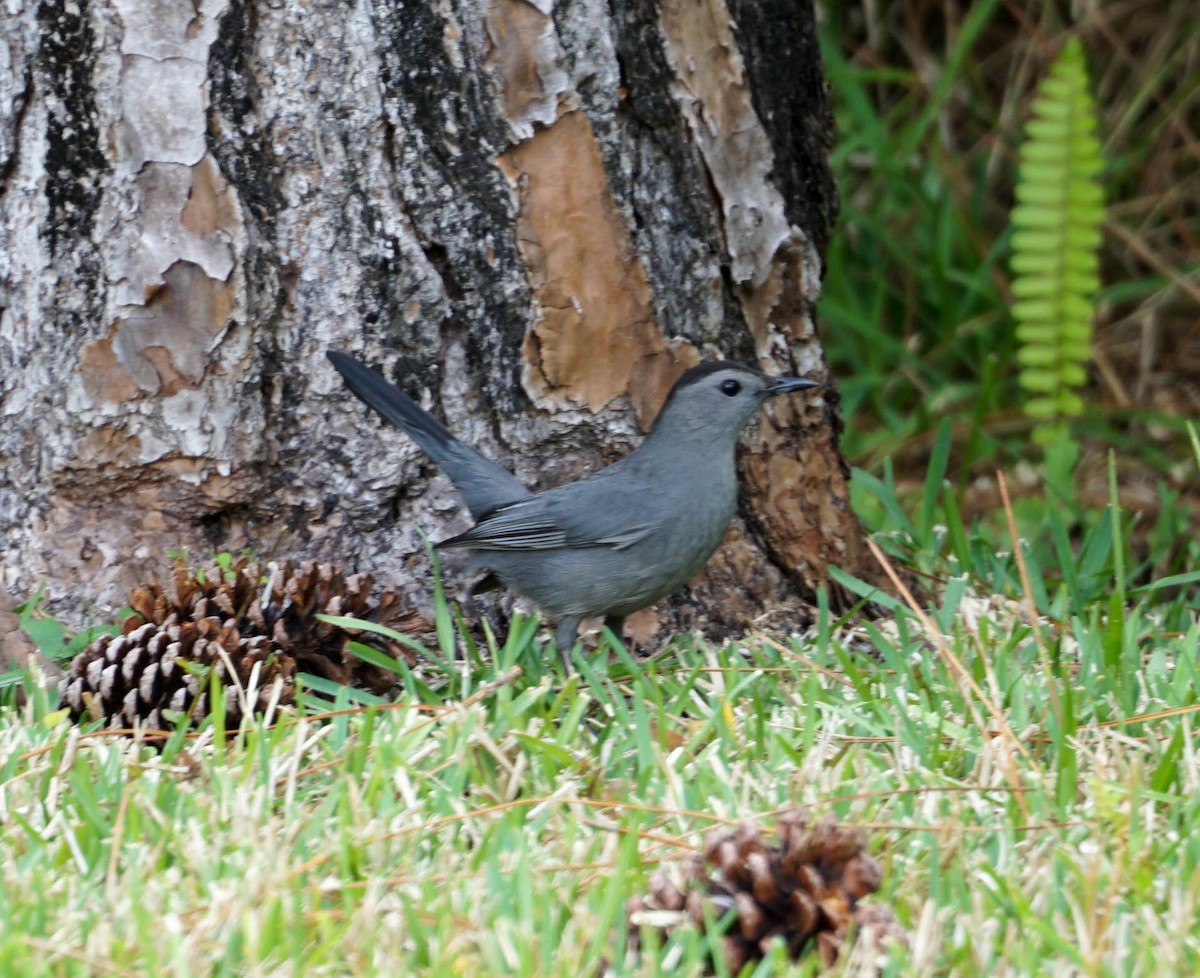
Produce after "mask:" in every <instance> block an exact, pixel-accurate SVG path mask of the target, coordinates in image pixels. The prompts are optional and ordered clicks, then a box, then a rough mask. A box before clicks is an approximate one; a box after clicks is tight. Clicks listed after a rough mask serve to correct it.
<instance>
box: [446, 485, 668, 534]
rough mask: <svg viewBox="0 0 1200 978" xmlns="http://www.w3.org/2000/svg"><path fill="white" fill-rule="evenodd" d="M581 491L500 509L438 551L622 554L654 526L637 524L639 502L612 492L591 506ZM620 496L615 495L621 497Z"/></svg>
mask: <svg viewBox="0 0 1200 978" xmlns="http://www.w3.org/2000/svg"><path fill="white" fill-rule="evenodd" d="M580 485H581V484H580V483H576V484H575V485H572V486H563V487H562V488H560V489H555V490H551V491H550V492H546V493H542V494H540V495H536V496H533V497H531V498H529V499H520V500H517V501H516V502H514V503H509V504H507V505H505V506H501V507H499V508H498V509H496V510H494V511H493V512H491V513H489V514H488V515H486V516H485V517H484V518H483V519H481V520H480V521H479V522H478V523H476V524H475V525H474V526H473V527H471V529H469V530H467V531H466V532H465V533H460V534H459V535H458V536H456V537H452V538H451V539H449V540H443V541H442V542H441V543H440V544H438V546H439V547H447V548H452V547H470V548H472V549H474V550H551V549H555V548H559V547H612V548H613V549H614V550H623V549H625V548H626V547H629V546H632V545H633V544H635V543H637V542H638V541H639V540H641V539H643V538H644V537H645V536H646V535H647V534H648V533H650V531H651V529H652V522H651V521H649V520H645V519H639V518H638V516H639V514H638V509H637V506H636V503H637V499H620V498H615V497H614V495H613V494H612V488H613V487H611V486H610V487H608V490H609V492H608V493H607V494H606V495H605V497H604V499H603V500H602V502H601V504H600V505H594V504H593V505H589V502H592V503H594V501H593V500H589V499H588V495H589V494H585V493H580V492H578V491H577V490H576V486H580ZM564 490H568V491H565V492H564ZM622 495H624V494H623V493H621V491H620V490H616V496H617V497H619V496H622ZM627 504H632V505H627Z"/></svg>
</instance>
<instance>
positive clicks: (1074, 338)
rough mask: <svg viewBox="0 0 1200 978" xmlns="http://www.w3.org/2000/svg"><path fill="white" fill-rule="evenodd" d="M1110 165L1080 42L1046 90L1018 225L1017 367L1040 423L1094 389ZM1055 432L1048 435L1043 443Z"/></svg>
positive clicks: (1069, 411) (1073, 409)
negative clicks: (1088, 383)
mask: <svg viewBox="0 0 1200 978" xmlns="http://www.w3.org/2000/svg"><path fill="white" fill-rule="evenodd" d="M1102 165H1103V158H1102V156H1101V151H1100V142H1099V140H1097V138H1096V112H1095V107H1094V106H1093V104H1092V98H1091V95H1090V94H1089V93H1088V75H1087V65H1086V64H1085V62H1084V57H1083V47H1082V45H1080V43H1079V41H1078V39H1077V38H1072V39H1071V40H1070V41H1068V42H1067V45H1066V47H1064V48H1063V50H1062V52H1061V53H1060V54H1059V56H1058V58H1057V59H1056V60H1055V62H1054V64H1053V65H1052V66H1051V68H1050V73H1049V74H1048V75H1047V76H1046V78H1045V79H1043V81H1042V83H1041V85H1040V86H1039V87H1038V94H1037V97H1036V99H1035V100H1034V103H1033V118H1032V119H1030V121H1029V123H1028V124H1027V125H1026V127H1025V141H1024V142H1023V143H1022V145H1021V153H1020V170H1019V172H1018V176H1017V189H1016V196H1017V205H1016V206H1015V207H1014V208H1013V211H1012V215H1011V221H1012V226H1013V235H1012V261H1011V265H1010V267H1011V269H1012V273H1013V283H1012V293H1013V297H1014V299H1015V300H1016V301H1015V302H1014V303H1013V316H1014V318H1015V319H1016V321H1017V339H1018V340H1019V341H1020V347H1019V349H1018V351H1017V359H1018V361H1019V362H1020V364H1021V386H1022V387H1023V388H1024V389H1025V391H1026V392H1027V393H1028V394H1029V397H1028V398H1027V400H1026V402H1025V413H1026V414H1028V415H1029V416H1030V417H1033V418H1037V419H1039V420H1045V421H1055V420H1061V419H1062V418H1066V417H1071V416H1074V415H1078V414H1080V413H1081V412H1082V411H1083V401H1082V399H1081V398H1080V397H1079V395H1078V394H1077V393H1076V388H1078V387H1080V386H1082V385H1083V383H1084V381H1085V380H1086V379H1087V370H1086V366H1087V361H1088V359H1089V358H1090V356H1091V345H1092V317H1093V313H1094V307H1093V297H1094V296H1095V294H1096V291H1097V290H1098V289H1099V287H1100V275H1099V255H1098V252H1099V248H1100V225H1101V222H1102V221H1103V220H1104V194H1103V191H1102V190H1101V187H1100V183H1099V181H1098V179H1097V177H1098V175H1099V173H1100V169H1101V167H1102ZM1052 431H1053V426H1052V425H1051V426H1048V427H1046V428H1043V429H1040V430H1039V432H1038V434H1039V440H1042V439H1044V438H1045V437H1046V436H1047V435H1051V436H1052V434H1051V433H1052Z"/></svg>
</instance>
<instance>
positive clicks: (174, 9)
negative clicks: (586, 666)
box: [0, 0, 865, 635]
mask: <svg viewBox="0 0 1200 978" xmlns="http://www.w3.org/2000/svg"><path fill="white" fill-rule="evenodd" d="M6 10H7V11H8V13H7V14H6V15H5V16H6V21H5V29H4V40H3V41H2V42H0V193H2V197H0V281H2V282H3V287H2V288H3V291H2V302H3V308H2V310H0V314H2V318H0V341H2V342H0V476H2V478H0V525H2V527H3V541H4V542H3V551H2V559H3V565H2V567H0V571H2V573H3V584H4V587H5V588H6V589H7V590H8V591H9V592H10V593H12V594H20V595H23V594H28V593H29V592H31V591H33V590H34V589H35V588H36V587H37V586H38V584H39V582H42V581H45V582H46V583H47V589H48V593H49V594H50V596H51V598H52V600H53V602H54V605H55V607H56V608H57V609H58V610H59V611H60V612H61V613H64V614H67V615H70V616H75V617H81V616H82V612H83V609H84V607H85V606H86V605H87V604H89V603H93V602H95V603H98V604H99V605H100V606H101V607H102V608H105V607H111V606H119V605H121V604H122V603H123V602H124V598H125V592H126V589H127V588H128V587H129V586H130V585H132V584H134V583H137V582H139V581H141V580H144V579H147V578H153V577H157V576H160V575H161V571H162V567H163V564H164V562H165V559H166V554H167V553H168V551H171V550H177V549H182V548H188V549H190V550H191V552H192V553H193V554H195V555H197V556H203V555H205V554H207V553H208V552H210V551H212V550H214V549H217V550H221V549H231V550H236V549H240V548H242V547H243V546H250V547H253V548H254V549H255V550H256V551H257V552H258V553H259V554H260V555H262V556H265V557H270V556H280V557H282V556H299V557H305V556H314V557H321V558H325V559H336V560H339V561H342V562H344V563H347V564H350V565H352V566H356V567H359V568H361V569H370V570H372V571H373V572H374V573H375V574H376V576H377V578H378V579H384V580H391V581H394V582H397V583H399V584H402V585H407V586H410V587H411V588H413V589H414V590H415V591H417V592H418V593H420V592H422V591H423V590H425V589H427V588H428V585H429V580H430V569H429V562H428V560H427V558H426V556H425V554H424V550H423V543H422V540H421V537H420V533H421V532H422V531H424V532H428V533H429V535H430V536H431V537H433V538H434V539H438V538H440V537H442V536H445V535H448V534H450V533H452V532H455V531H458V530H461V529H463V528H464V527H465V526H466V525H467V519H466V517H465V515H464V514H463V512H462V511H461V509H460V508H459V507H458V506H457V504H456V500H455V497H454V496H453V493H452V491H451V487H450V485H449V483H448V482H447V481H446V480H445V478H444V477H442V476H440V475H439V474H437V473H436V471H435V470H434V469H433V467H432V466H431V465H430V463H429V462H428V460H427V459H425V458H424V457H423V456H422V455H421V453H420V452H419V451H418V450H417V449H416V448H415V446H414V445H412V444H411V443H410V442H408V440H407V439H406V438H405V437H404V436H403V435H401V434H400V433H399V432H397V431H395V430H393V429H389V428H387V427H386V426H384V425H383V424H382V423H381V422H380V421H379V419H377V418H376V417H374V416H369V415H367V414H365V413H364V411H363V409H362V408H361V407H360V405H359V404H358V403H357V402H356V401H354V400H352V399H351V398H350V397H349V396H348V395H347V393H346V391H345V390H344V389H343V387H342V385H341V383H340V381H339V380H338V378H337V376H336V375H335V373H334V372H333V370H332V369H330V368H329V366H328V365H327V363H326V362H325V359H324V357H323V355H322V354H323V351H324V350H325V349H326V348H327V347H335V348H338V349H344V350H349V351H352V352H357V353H358V354H360V355H362V356H364V357H365V358H366V359H368V360H371V361H373V362H375V363H378V364H380V365H382V366H383V367H384V368H385V369H386V370H387V372H388V373H389V374H390V375H391V376H393V377H394V378H395V379H396V380H397V381H398V383H400V384H401V385H402V386H403V387H404V388H406V389H407V390H408V391H409V392H410V393H412V394H413V395H414V396H416V397H417V398H418V399H419V400H420V401H421V402H422V403H424V404H425V405H427V406H429V407H430V408H431V409H432V410H433V411H435V412H436V413H438V414H439V415H441V416H443V417H444V418H445V420H446V422H447V424H448V425H449V426H450V427H451V428H452V429H453V430H454V431H455V432H457V433H458V434H459V435H460V436H461V437H463V438H464V439H465V440H467V441H468V442H470V443H472V444H474V445H476V446H478V447H480V448H481V449H483V450H484V451H485V452H487V453H489V454H491V455H493V457H497V458H499V459H501V460H502V461H504V462H505V463H506V464H510V465H511V466H512V468H513V469H514V471H515V472H516V473H517V474H518V475H519V476H520V477H521V478H522V479H524V480H525V481H527V482H529V483H530V484H533V485H536V486H540V487H546V486H550V485H554V484H557V483H559V482H562V481H564V480H568V479H574V478H577V477H579V476H580V475H582V474H583V473H585V472H586V471H589V470H592V469H595V468H597V467H599V466H601V465H603V464H605V463H607V462H611V461H613V460H614V459H616V458H618V457H620V456H621V455H623V454H624V453H626V452H627V451H628V450H629V449H630V447H631V446H632V445H633V444H634V443H635V441H636V438H637V435H638V432H639V431H640V430H644V429H645V428H646V427H647V426H648V424H649V423H650V422H651V421H652V419H653V417H654V415H655V412H656V411H657V409H658V407H659V405H660V404H661V403H662V400H663V398H664V397H665V395H666V392H667V390H668V388H669V387H670V384H671V382H672V380H673V379H674V378H675V377H676V376H677V375H678V374H679V373H680V372H682V370H683V369H685V368H686V367H687V366H689V365H691V364H693V363H695V362H697V361H698V360H700V359H704V358H709V357H712V356H716V355H722V356H728V357H732V358H736V359H741V360H745V361H751V362H758V363H759V364H761V365H764V366H766V367H767V368H768V369H770V370H772V371H776V372H783V371H786V372H794V373H801V374H804V375H807V376H814V377H817V378H822V379H823V378H825V375H826V371H825V365H824V360H823V357H822V353H821V349H820V346H819V344H818V341H817V338H816V335H815V331H814V326H813V307H814V303H815V302H816V300H817V297H818V292H819V287H820V277H821V267H822V253H823V250H824V245H825V241H826V238H827V235H828V233H829V226H830V223H831V220H832V217H833V214H834V211H835V208H836V203H835V194H834V188H833V184H832V181H831V178H830V174H829V172H828V170H827V168H826V165H825V158H824V154H825V150H826V147H827V143H828V140H829V137H830V127H831V121H830V117H829V109H828V104H827V99H826V93H825V89H824V83H823V80H822V76H821V66H820V60H819V57H818V52H817V44H816V39H815V35H814V23H813V12H812V9H811V5H810V4H809V3H804V2H797V0H660V2H652V0H611V2H601V0H573V2H560V3H553V2H552V0H488V2H480V0H437V2H435V0H415V2H413V0H410V2H404V0H392V2H390V3H389V2H385V0H362V2H359V3H355V4H345V3H329V2H321V0H314V2H301V0H272V2H270V3H266V2H261V0H252V2H244V0H156V2H154V3H146V2H145V0H108V2H102V0H69V2H68V0H41V2H40V3H37V4H35V3H32V2H31V0H11V2H10V3H9V4H8V6H7V8H6ZM839 424H840V421H839V417H838V413H837V397H836V392H835V391H834V390H833V389H832V388H830V389H829V390H828V391H827V392H826V393H825V396H824V397H823V398H822V397H810V398H806V399H804V400H798V399H792V400H789V401H786V402H784V403H778V402H777V403H776V404H775V405H774V406H773V408H772V409H771V411H770V412H769V414H768V415H767V416H766V417H765V418H764V420H763V421H762V422H761V424H760V426H759V428H758V430H757V431H756V432H755V433H753V434H752V435H750V436H749V437H748V438H747V442H748V446H747V448H746V449H745V450H744V452H743V454H742V462H741V467H742V474H743V484H744V494H743V499H742V503H741V508H740V515H739V518H738V520H736V521H735V525H734V527H733V528H732V529H731V532H730V534H729V537H728V539H727V541H726V544H725V545H724V547H723V548H722V549H721V551H720V552H719V553H718V555H717V556H716V557H715V558H714V559H713V561H712V563H711V564H710V566H709V567H708V569H707V570H706V571H705V572H704V574H703V575H702V576H701V577H700V578H698V579H697V580H696V581H695V582H693V584H692V586H691V587H689V588H688V589H686V590H685V591H684V592H683V593H681V594H679V595H677V596H675V597H674V598H672V599H670V600H668V601H665V602H662V603H661V604H660V605H659V606H658V607H657V608H656V609H655V610H654V611H653V612H651V613H650V614H649V615H647V616H645V618H644V619H643V621H642V622H641V631H642V633H643V634H645V635H649V634H650V633H652V632H653V631H654V630H655V629H656V628H657V627H659V626H664V625H670V626H676V627H677V626H680V625H688V624H696V625H701V626H706V627H708V628H710V629H711V630H712V631H713V632H714V633H716V634H723V633H726V632H728V631H730V630H734V629H740V628H745V627H746V626H747V625H748V623H749V622H750V621H751V620H752V619H753V618H754V617H755V616H757V615H759V614H761V613H762V612H763V611H764V610H769V609H773V608H781V607H782V608H787V609H792V612H791V613H793V614H794V615H795V619H794V620H796V621H799V620H801V619H802V618H803V614H802V612H801V611H800V610H798V609H799V608H800V607H801V605H800V604H799V603H798V599H808V598H811V597H812V595H813V592H814V589H815V588H816V587H817V586H818V585H819V584H820V583H821V582H822V581H824V580H825V579H826V566H827V564H828V563H831V562H832V563H835V564H839V565H842V566H844V567H846V568H847V569H849V570H851V571H853V572H858V573H865V568H864V567H863V565H862V550H861V533H860V530H859V527H858V525H857V523H856V521H855V519H854V517H853V515H852V514H851V512H850V510H849V507H848V505H847V487H846V477H847V471H846V465H845V462H844V461H843V459H842V458H841V455H840V453H839V450H838V430H839Z"/></svg>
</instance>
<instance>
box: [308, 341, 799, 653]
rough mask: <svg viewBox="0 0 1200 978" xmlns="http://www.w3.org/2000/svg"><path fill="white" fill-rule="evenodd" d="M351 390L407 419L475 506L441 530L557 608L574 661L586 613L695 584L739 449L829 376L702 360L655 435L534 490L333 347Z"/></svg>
mask: <svg viewBox="0 0 1200 978" xmlns="http://www.w3.org/2000/svg"><path fill="white" fill-rule="evenodd" d="M326 355H327V356H328V358H329V360H330V362H331V363H332V364H333V366H334V367H335V368H336V369H337V371H338V373H339V374H341V376H342V379H343V381H344V382H345V384H346V386H347V387H348V388H349V389H350V391H351V392H352V393H353V394H355V396H357V397H358V398H359V399H360V400H362V401H363V402H364V403H365V404H366V405H367V406H368V407H370V408H371V409H373V410H374V411H376V412H378V413H379V414H380V415H382V416H383V417H384V418H385V419H387V420H388V421H390V422H391V423H392V424H394V425H396V426H397V427H399V428H401V429H402V430H403V431H404V432H405V433H407V434H408V436H409V437H410V438H412V440H413V441H415V442H416V443H417V445H418V446H420V448H421V449H422V450H423V451H424V452H425V454H426V455H428V456H429V457H430V458H431V459H432V460H433V461H434V462H435V463H436V464H437V465H438V466H439V467H440V468H441V469H442V471H443V472H445V473H446V475H447V476H449V478H450V481H451V482H453V483H454V485H455V488H456V489H457V490H458V492H459V494H460V495H461V496H462V499H463V502H464V503H465V504H466V507H467V509H468V510H469V511H470V513H471V516H472V517H473V518H474V520H475V525H474V526H472V527H471V528H470V529H469V530H467V531H465V532H463V533H460V534H458V535H457V536H453V537H451V538H449V539H447V540H443V541H441V542H440V543H438V544H437V545H436V546H437V548H438V549H441V550H466V551H468V552H469V554H470V560H469V564H468V566H469V570H470V571H471V572H475V573H478V572H483V571H486V572H487V573H486V576H484V577H483V578H482V580H481V581H480V582H479V584H477V585H476V587H475V590H476V591H480V590H488V589H489V588H492V587H497V586H500V585H503V586H504V587H507V588H508V589H509V590H511V591H514V592H516V593H517V594H519V595H522V596H524V597H525V598H528V599H529V600H531V601H532V602H533V603H534V604H535V605H537V607H538V608H539V609H540V610H541V611H542V612H543V613H544V614H547V615H549V616H551V617H556V618H558V619H559V623H558V626H557V628H556V629H555V632H554V635H555V644H556V646H557V648H558V651H559V654H560V655H561V656H562V657H563V661H564V663H565V665H566V668H567V670H568V672H569V671H570V670H571V652H572V650H573V648H574V645H575V640H576V637H577V634H578V630H579V624H580V622H581V620H583V619H584V618H596V617H601V616H603V618H604V624H605V625H606V626H607V627H608V628H610V629H611V630H612V632H613V634H614V635H616V636H617V637H618V638H620V637H621V635H622V632H623V629H624V624H625V618H626V617H627V616H628V615H630V614H632V613H633V612H635V611H639V610H641V609H642V608H646V607H648V606H649V605H651V604H653V603H654V602H656V601H658V600H659V599H660V598H663V597H665V596H666V595H668V594H670V593H672V592H673V591H676V590H678V589H679V588H680V587H682V586H683V585H684V584H686V583H687V582H688V581H689V580H691V578H692V577H694V576H695V574H696V573H697V572H698V571H699V570H700V569H701V568H702V567H703V566H704V565H705V564H706V563H707V562H708V559H709V557H711V556H712V554H713V551H715V550H716V548H717V546H718V545H719V544H720V542H721V540H722V539H723V538H724V536H725V532H726V530H727V528H728V527H729V523H730V521H731V520H732V519H733V515H734V512H735V510H736V508H737V493H738V487H737V464H736V449H737V443H738V440H739V438H740V436H741V432H742V430H743V429H744V428H745V427H746V425H747V424H748V423H749V422H750V420H751V419H752V418H754V416H755V415H756V414H757V413H758V410H759V409H760V408H761V407H762V406H763V404H765V403H766V402H767V401H768V400H769V399H771V398H772V397H777V396H779V395H781V394H790V393H796V392H799V391H805V390H811V389H814V388H818V387H821V386H823V385H822V384H821V383H819V382H818V381H815V380H811V379H808V378H804V377H775V376H769V375H767V374H766V373H764V372H763V371H761V370H758V369H757V368H755V367H751V366H747V365H746V364H742V363H737V362H734V361H730V360H718V361H711V362H707V363H701V364H699V365H698V366H694V367H692V368H690V369H689V370H687V371H685V372H684V373H683V374H682V375H681V376H680V377H679V379H678V380H677V381H676V382H675V384H674V386H673V387H672V388H671V391H670V393H669V394H668V395H667V399H666V401H665V402H664V403H663V406H662V409H661V410H660V411H659V413H658V416H657V417H656V419H655V421H654V424H653V425H652V426H651V428H650V431H649V433H648V434H647V435H646V437H645V439H644V440H643V441H642V442H641V444H639V445H638V446H637V447H636V448H635V449H634V450H633V451H632V452H630V453H629V454H628V455H626V456H625V457H624V458H622V459H620V460H619V461H617V462H614V463H613V464H611V465H609V466H607V467H606V468H603V469H600V470H599V471H596V472H593V473H591V474H590V475H587V476H585V477H584V478H582V479H580V480H578V481H577V482H569V483H566V484H565V485H560V486H557V487H554V488H551V489H544V490H541V491H537V492H535V491H533V490H532V489H530V488H529V487H528V486H526V485H525V483H523V482H522V481H521V480H520V479H518V478H517V477H516V476H515V475H513V474H512V473H511V472H509V471H508V470H507V469H505V468H504V467H503V466H502V465H499V464H498V463H496V462H494V461H492V460H491V459H489V458H487V457H486V456H484V455H482V454H480V453H479V452H478V451H476V450H475V449H474V448H471V447H470V446H469V445H467V444H465V443H464V442H462V441H460V440H459V439H458V438H456V437H455V436H454V435H453V434H452V433H451V432H450V430H449V429H447V428H446V426H445V425H443V424H442V423H441V422H440V421H438V420H437V419H436V418H434V417H433V416H432V415H431V414H430V413H429V412H428V411H426V410H424V409H423V408H421V407H420V406H419V405H418V404H417V403H416V402H415V401H414V400H412V398H410V397H409V396H408V395H407V394H405V393H404V392H403V391H401V390H400V389H398V388H397V387H395V386H394V385H393V384H391V383H389V382H388V381H387V380H386V379H385V378H384V377H383V376H382V375H381V374H380V373H379V372H377V371H376V370H374V369H372V368H371V367H369V366H367V365H366V364H364V363H362V362H361V361H359V360H357V359H355V358H354V357H351V356H349V355H347V354H345V353H341V352H339V351H336V350H329V351H327V354H326Z"/></svg>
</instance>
